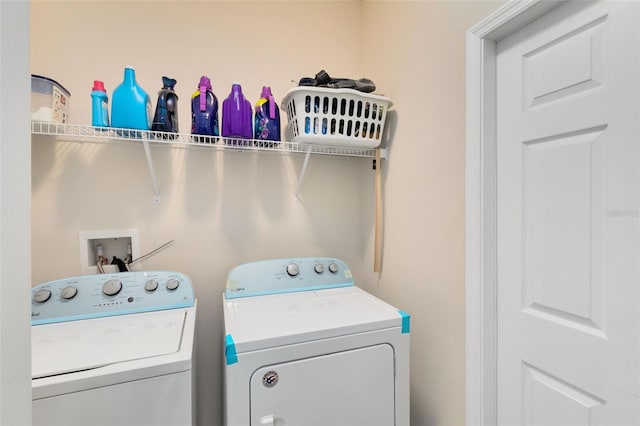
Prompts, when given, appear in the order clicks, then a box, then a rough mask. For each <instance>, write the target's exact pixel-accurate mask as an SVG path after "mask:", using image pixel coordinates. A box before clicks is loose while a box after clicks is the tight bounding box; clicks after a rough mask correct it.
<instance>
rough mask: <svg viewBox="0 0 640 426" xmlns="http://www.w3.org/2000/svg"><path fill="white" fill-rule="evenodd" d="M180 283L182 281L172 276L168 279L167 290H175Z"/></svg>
mask: <svg viewBox="0 0 640 426" xmlns="http://www.w3.org/2000/svg"><path fill="white" fill-rule="evenodd" d="M179 285H180V281H178V280H176V279H175V278H170V279H169V280H168V281H167V290H175V289H176V288H178V286H179Z"/></svg>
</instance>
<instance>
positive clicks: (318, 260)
mask: <svg viewBox="0 0 640 426" xmlns="http://www.w3.org/2000/svg"><path fill="white" fill-rule="evenodd" d="M352 285H354V283H353V276H352V275H351V270H350V269H349V266H347V264H346V263H345V262H343V261H342V260H340V259H336V258H331V257H298V258H285V259H271V260H263V261H259V262H252V263H245V264H243V265H239V266H236V267H235V268H233V269H232V270H231V272H229V276H228V278H227V288H226V291H225V297H226V298H227V299H234V298H238V297H250V296H263V295H267V294H278V293H291V292H298V291H310V290H323V289H327V288H338V287H348V286H352Z"/></svg>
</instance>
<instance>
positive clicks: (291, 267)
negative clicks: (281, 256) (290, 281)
mask: <svg viewBox="0 0 640 426" xmlns="http://www.w3.org/2000/svg"><path fill="white" fill-rule="evenodd" d="M299 273H300V267H299V266H298V265H296V264H295V263H290V264H288V265H287V274H289V276H290V277H295V276H296V275H298V274H299Z"/></svg>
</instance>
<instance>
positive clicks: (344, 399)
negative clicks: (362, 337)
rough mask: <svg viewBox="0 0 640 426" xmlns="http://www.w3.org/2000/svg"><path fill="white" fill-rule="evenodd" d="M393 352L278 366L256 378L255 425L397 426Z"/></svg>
mask: <svg viewBox="0 0 640 426" xmlns="http://www.w3.org/2000/svg"><path fill="white" fill-rule="evenodd" d="M394 399H395V392H394V360H393V348H392V347H391V346H390V345H387V344H380V345H375V346H369V347H366V348H359V349H354V350H350V351H345V352H338V353H333V354H328V355H322V356H318V357H313V358H307V359H301V360H297V361H292V362H286V363H282V364H274V365H269V366H266V367H262V368H260V369H258V370H256V371H255V372H254V373H253V375H252V376H251V425H252V426H259V425H275V426H278V425H285V424H286V425H305V426H344V425H349V426H374V425H384V426H389V425H392V424H394V423H395V420H394V412H395V402H394Z"/></svg>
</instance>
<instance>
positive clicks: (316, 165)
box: [31, 1, 497, 426]
mask: <svg viewBox="0 0 640 426" xmlns="http://www.w3.org/2000/svg"><path fill="white" fill-rule="evenodd" d="M496 7H497V3H489V2H462V1H460V2H395V1H394V2H373V1H372V2H369V1H366V2H355V1H349V2H280V1H273V2H271V1H260V2H187V1H172V2H168V1H167V2H142V1H141V2H134V1H125V2H90V3H89V2H58V1H55V2H54V1H46V2H45V1H41V2H40V1H36V2H32V4H31V17H32V27H31V71H32V73H36V74H43V75H46V76H49V77H52V78H54V79H56V80H58V81H59V82H60V83H62V84H63V85H65V86H66V87H67V88H68V89H69V90H70V91H71V94H72V97H71V121H72V122H73V123H79V124H89V123H90V117H91V116H90V96H89V94H90V91H91V86H92V82H93V80H94V79H101V80H104V81H105V85H106V88H107V91H108V93H109V94H111V92H112V90H113V89H114V88H115V87H116V86H117V84H119V82H120V81H121V80H122V69H123V67H124V66H126V65H131V66H134V67H135V68H136V71H137V76H138V81H139V83H140V84H141V85H142V86H143V87H144V88H145V89H146V90H147V92H148V93H149V94H150V96H151V98H152V101H153V104H154V107H155V100H156V93H157V90H158V89H159V88H160V86H161V81H160V78H161V76H162V75H169V76H171V77H173V78H176V79H177V80H178V84H177V86H176V89H177V92H178V95H179V96H180V102H179V105H180V106H179V121H180V126H181V130H182V131H188V130H189V124H190V117H189V103H188V98H189V96H190V95H191V93H192V92H193V90H195V88H196V85H197V82H198V80H199V78H200V76H201V75H202V74H206V75H208V76H209V77H210V78H211V80H212V83H213V89H214V92H215V93H216V94H217V96H218V98H219V100H222V99H223V98H224V97H226V95H227V94H228V92H229V89H230V86H231V83H232V82H234V81H239V82H240V83H242V85H243V89H244V92H245V95H246V96H247V98H248V99H249V100H250V101H252V103H253V102H255V100H256V99H257V97H258V95H259V92H260V89H261V86H262V85H264V84H268V85H270V86H271V87H272V89H273V92H274V94H275V96H276V99H277V100H280V99H282V97H283V96H284V94H285V93H286V92H287V90H288V89H289V88H291V87H293V86H294V84H293V83H291V80H298V79H299V78H300V77H303V76H313V75H314V74H315V73H316V72H317V71H319V70H320V69H322V68H324V69H326V70H327V71H329V72H330V73H331V74H332V75H335V76H352V77H360V76H366V77H370V78H372V79H373V80H374V81H375V82H376V83H377V85H378V87H379V92H383V93H385V94H386V95H387V96H389V97H391V98H392V99H393V101H394V104H395V107H394V110H395V113H394V114H393V115H392V116H391V118H390V120H391V121H390V122H389V126H388V127H389V129H390V130H392V132H391V134H390V137H389V145H390V151H389V152H390V158H389V161H388V162H385V164H384V166H385V173H384V193H385V203H386V204H385V215H386V222H385V235H384V264H383V272H382V274H381V275H380V276H378V275H375V274H373V273H372V272H370V271H371V270H372V258H373V249H372V243H371V242H372V240H373V233H372V229H373V206H374V202H373V190H374V188H373V182H374V181H373V172H372V170H371V162H370V160H358V159H347V158H321V157H315V156H314V157H312V159H311V162H310V164H309V169H308V171H307V177H306V179H305V181H304V184H303V187H302V201H301V202H299V203H296V202H295V201H294V200H293V192H294V190H295V186H296V183H297V182H296V176H297V174H298V173H299V171H300V168H301V166H302V160H303V158H302V157H301V156H299V155H291V156H286V155H277V154H266V153H263V154H259V155H258V154H252V153H237V152H216V151H212V150H207V149H201V148H193V149H172V148H152V155H153V160H154V162H155V168H156V173H157V174H158V183H159V186H160V191H161V193H162V195H161V196H162V199H161V201H160V203H159V204H155V203H154V202H153V194H152V188H151V181H150V178H149V172H148V169H147V168H146V162H145V158H144V153H143V150H142V147H140V146H137V145H133V146H132V145H122V144H102V145H101V144H79V143H64V142H58V143H53V142H52V141H51V140H49V139H47V138H41V137H34V138H33V161H32V191H33V196H32V211H33V220H32V247H33V248H32V265H33V268H32V269H33V270H32V276H33V283H34V284H37V283H40V282H43V281H47V280H51V279H55V278H59V277H63V276H69V275H74V274H77V273H79V247H78V233H79V232H80V231H83V230H103V229H122V228H137V229H138V230H139V233H140V241H141V247H140V252H141V253H145V252H147V251H149V250H152V249H153V248H155V247H157V246H158V245H160V244H162V243H164V242H165V241H168V240H170V239H175V243H174V245H173V246H172V247H170V248H169V249H167V250H165V251H163V252H161V253H159V254H158V255H156V256H154V257H152V258H151V259H149V260H147V261H145V262H144V265H143V267H144V268H145V269H153V268H158V269H175V270H179V271H183V272H185V273H187V274H188V275H189V276H190V277H191V278H192V280H193V281H194V285H195V290H196V295H197V297H198V324H197V339H198V352H197V368H198V370H197V371H198V377H199V379H198V393H199V399H198V418H199V424H219V422H220V419H221V371H220V369H221V365H222V359H221V342H222V312H221V301H220V295H221V293H222V290H223V288H224V281H225V278H226V273H227V272H228V271H229V269H230V268H231V267H233V266H234V265H236V264H239V263H243V262H248V261H252V260H257V259H264V258H270V257H283V256H306V255H328V256H336V257H340V258H342V259H344V260H345V261H347V262H348V263H349V264H350V265H351V267H352V269H353V271H354V276H355V277H356V281H357V282H358V283H359V285H361V286H362V287H364V288H366V289H368V290H370V291H372V292H374V293H376V294H378V295H379V296H381V297H382V298H384V299H386V300H387V301H389V302H391V303H393V304H395V305H397V306H398V307H399V308H401V309H403V310H405V311H408V312H410V313H411V314H412V330H411V332H412V365H411V368H412V385H411V391H412V424H413V425H416V426H418V425H449V424H451V425H456V424H462V423H464V125H465V124H464V102H465V99H464V84H465V68H464V67H465V64H464V58H465V50H464V49H465V31H466V29H467V28H469V27H470V26H472V25H473V24H474V23H475V22H477V21H478V20H480V18H482V17H483V16H485V15H487V14H488V13H489V12H490V11H492V10H494V9H495V8H496ZM166 10H169V12H166ZM265 25H267V26H268V27H269V28H270V33H269V34H270V35H269V37H267V38H265V37H260V36H259V35H260V28H264V26H265ZM329 25H330V27H329ZM88 58H90V59H88Z"/></svg>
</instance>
